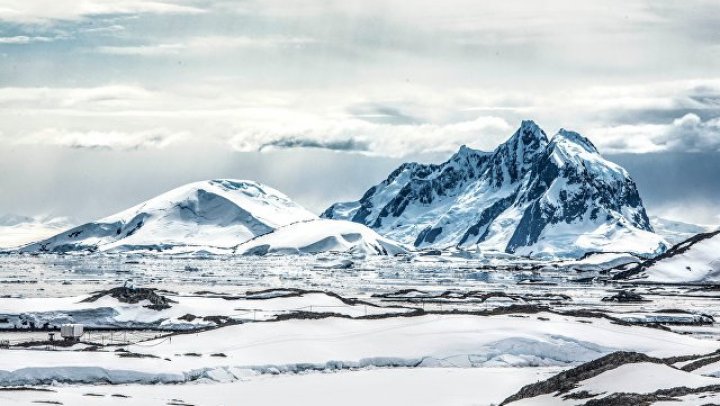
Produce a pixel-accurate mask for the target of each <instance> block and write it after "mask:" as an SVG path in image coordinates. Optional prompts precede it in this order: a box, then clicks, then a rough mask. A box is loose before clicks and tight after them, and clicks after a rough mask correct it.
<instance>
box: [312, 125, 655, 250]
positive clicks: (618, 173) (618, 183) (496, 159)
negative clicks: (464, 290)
mask: <svg viewBox="0 0 720 406" xmlns="http://www.w3.org/2000/svg"><path fill="white" fill-rule="evenodd" d="M323 217H326V218H333V219H347V220H352V221H354V222H357V223H362V224H365V225H368V226H369V227H371V228H373V229H375V230H376V231H378V232H379V233H380V234H382V235H384V236H386V237H389V238H392V239H395V240H397V241H400V242H402V243H408V244H413V245H414V246H416V247H419V248H424V247H450V246H460V247H463V248H472V247H477V248H479V249H482V250H488V251H504V252H508V253H515V254H521V255H530V256H536V257H542V256H576V257H578V256H581V255H583V254H585V253H588V252H611V251H623V252H632V253H635V254H639V255H643V256H651V255H655V254H658V253H661V252H663V251H664V250H665V249H666V247H667V243H666V242H665V241H664V240H663V239H662V238H661V237H660V236H658V235H656V234H654V233H653V229H652V226H651V225H650V221H649V219H648V216H647V214H646V212H645V209H644V207H643V204H642V201H641V199H640V195H639V193H638V190H637V187H636V185H635V183H634V182H633V180H632V179H631V178H630V176H629V175H628V173H627V171H625V170H624V169H623V168H621V167H620V166H618V165H616V164H613V163H611V162H609V161H607V160H605V159H603V157H602V156H600V154H599V153H598V151H597V149H596V148H595V146H594V145H593V144H592V143H591V142H590V141H589V140H588V139H587V138H585V137H583V136H581V135H580V134H578V133H575V132H572V131H566V130H560V131H559V132H558V134H556V135H555V136H554V137H553V138H552V139H548V137H547V136H546V134H545V132H544V131H543V130H542V129H541V128H540V127H538V126H537V125H536V124H535V123H534V122H532V121H523V122H522V125H521V127H520V128H519V129H518V130H517V131H516V132H515V134H513V135H512V137H510V139H508V140H507V141H506V142H505V143H503V144H501V145H500V146H498V147H497V148H496V149H495V151H493V152H483V151H477V150H473V149H471V148H468V147H465V146H463V147H461V148H460V150H459V151H458V152H457V153H456V154H454V155H453V156H452V157H451V158H450V159H449V160H448V161H446V162H444V163H442V164H439V165H423V164H418V163H406V164H403V165H401V166H400V167H399V168H398V169H396V170H395V171H394V172H392V173H391V174H390V176H389V177H388V178H387V179H386V180H385V181H383V182H381V183H380V184H378V185H376V186H374V187H372V188H371V189H370V190H368V191H367V192H366V193H365V195H364V196H363V197H362V198H361V199H360V200H359V201H357V202H347V203H338V204H335V205H333V206H331V207H330V208H328V209H327V210H326V211H325V212H324V213H323Z"/></svg>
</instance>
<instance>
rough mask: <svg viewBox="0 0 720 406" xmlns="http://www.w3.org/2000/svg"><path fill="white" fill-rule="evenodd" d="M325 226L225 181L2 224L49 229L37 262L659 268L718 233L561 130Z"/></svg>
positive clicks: (406, 170)
mask: <svg viewBox="0 0 720 406" xmlns="http://www.w3.org/2000/svg"><path fill="white" fill-rule="evenodd" d="M321 217H322V219H321V218H319V217H318V216H316V215H315V214H313V213H311V212H309V211H308V210H306V209H305V208H303V207H301V206H300V205H298V204H297V203H295V202H293V201H292V200H291V199H290V198H289V197H287V196H286V195H284V194H282V193H281V192H279V191H277V190H275V189H273V188H270V187H268V186H265V185H262V184H259V183H256V182H253V181H248V180H232V179H217V180H209V181H202V182H195V183H190V184H187V185H185V186H181V187H179V188H176V189H174V190H171V191H169V192H167V193H164V194H161V195H159V196H157V197H155V198H152V199H150V200H148V201H146V202H143V203H141V204H139V205H137V206H135V207H132V208H130V209H127V210H125V211H122V212H120V213H117V214H114V215H112V216H109V217H106V218H103V219H100V220H97V221H94V222H90V223H87V224H83V225H81V226H78V227H75V228H72V229H69V230H67V231H62V230H63V229H64V228H66V227H68V226H69V225H68V223H67V222H63V221H56V220H52V221H50V220H48V221H47V222H44V221H40V220H38V219H33V218H25V217H22V216H4V217H0V231H4V230H11V229H15V230H24V229H27V230H32V228H33V227H36V228H43V230H42V231H43V233H40V234H37V235H35V238H33V240H35V241H36V240H38V239H40V241H37V242H32V243H29V244H27V245H25V246H23V247H21V248H20V251H22V252H31V253H42V252H49V253H68V252H134V251H157V252H166V253H168V252H169V253H178V252H179V253H182V252H197V251H203V250H205V251H209V252H215V253H236V254H244V255H265V254H272V253H276V254H284V253H285V254H287V253H319V252H328V251H342V252H357V253H370V254H388V255H393V254H397V253H401V252H405V251H406V249H407V248H406V247H408V246H414V247H415V248H418V249H425V248H433V249H438V248H439V249H445V248H454V249H469V250H479V251H481V252H503V253H511V254H517V255H525V256H530V257H535V258H562V257H574V258H577V257H581V256H583V255H585V254H587V253H593V252H629V253H632V254H635V255H638V256H641V257H646V258H652V257H655V256H656V255H658V254H661V253H663V252H664V251H665V250H666V249H667V248H668V247H670V246H671V243H673V244H674V243H677V242H679V241H682V240H684V239H686V238H689V237H692V236H693V235H695V234H697V233H701V232H707V231H709V230H710V228H708V227H704V226H695V225H692V224H686V223H681V222H676V221H670V220H666V219H662V218H653V219H652V221H651V220H650V219H649V218H648V215H647V213H646V211H645V208H644V207H643V203H642V200H641V198H640V195H639V193H638V189H637V187H636V185H635V182H633V180H632V179H631V178H630V175H629V174H628V173H627V171H625V170H624V169H623V168H622V167H620V166H618V165H616V164H614V163H612V162H609V161H607V160H605V159H604V158H603V157H602V156H601V155H600V154H599V152H598V151H597V149H596V148H595V146H594V145H593V144H592V143H591V142H590V141H589V140H588V139H587V138H585V137H583V136H581V135H580V134H578V133H575V132H572V131H567V130H560V131H559V132H558V133H557V134H556V135H554V136H553V137H552V138H548V137H547V135H546V133H545V131H543V130H542V129H541V128H540V127H539V126H538V125H537V124H535V123H534V122H532V121H523V122H522V124H521V126H520V128H519V129H518V130H517V131H516V132H515V133H514V134H513V135H512V136H511V137H510V138H509V139H508V140H507V141H506V142H504V143H503V144H501V145H499V146H498V147H497V148H496V149H495V150H494V151H492V152H483V151H478V150H474V149H471V148H468V147H466V146H463V147H461V148H460V150H459V151H458V152H457V153H455V154H454V155H452V156H451V157H450V159H448V160H447V161H446V162H444V163H441V164H419V163H415V162H412V163H405V164H403V165H401V166H400V167H399V168H397V169H396V170H395V171H393V172H392V173H391V174H390V175H389V176H388V178H387V179H386V180H384V181H383V182H381V183H379V184H378V185H376V186H374V187H372V188H370V189H369V190H368V191H367V192H366V193H365V194H364V195H363V196H362V197H361V198H360V199H359V200H357V201H352V202H345V203H336V204H334V205H332V206H331V207H330V208H328V209H327V210H326V211H325V212H324V213H323V214H322V216H321ZM46 223H47V224H46ZM653 225H654V226H655V227H656V229H654V228H653ZM656 231H657V233H656ZM52 234H55V235H53V236H50V235H52ZM6 235H12V234H6ZM48 237H49V238H48ZM664 237H667V239H666V238H664ZM15 241H18V240H17V239H15ZM396 241H397V242H396ZM667 241H670V242H667ZM0 242H2V240H0ZM23 242H25V243H27V242H30V239H26V240H24V241H23ZM13 245H17V244H13ZM0 246H2V245H0ZM5 247H10V245H8V244H5Z"/></svg>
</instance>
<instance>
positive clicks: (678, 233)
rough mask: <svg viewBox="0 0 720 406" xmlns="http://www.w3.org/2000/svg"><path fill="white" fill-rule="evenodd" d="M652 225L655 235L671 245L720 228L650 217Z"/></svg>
mask: <svg viewBox="0 0 720 406" xmlns="http://www.w3.org/2000/svg"><path fill="white" fill-rule="evenodd" d="M650 223H651V224H652V226H653V229H654V230H655V233H657V234H659V235H661V236H663V237H664V238H665V239H666V240H667V241H668V242H669V243H670V244H679V243H681V242H683V241H685V240H687V239H688V238H690V237H692V236H694V235H697V234H701V233H709V232H711V231H715V230H717V229H718V228H720V226H717V225H715V226H709V225H701V224H690V223H685V222H682V221H677V220H670V219H666V218H663V217H657V216H650Z"/></svg>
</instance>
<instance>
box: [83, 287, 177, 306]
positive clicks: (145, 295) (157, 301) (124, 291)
mask: <svg viewBox="0 0 720 406" xmlns="http://www.w3.org/2000/svg"><path fill="white" fill-rule="evenodd" d="M103 296H110V297H114V298H115V299H117V300H118V301H120V302H122V303H130V304H136V303H139V302H141V301H143V300H147V301H149V302H150V303H151V304H150V305H148V306H147V307H148V308H150V309H153V310H163V309H168V308H170V307H171V306H170V304H171V303H173V301H172V300H170V299H168V298H167V297H165V296H162V295H159V294H158V293H157V292H156V291H155V289H150V288H129V287H125V286H122V287H117V288H112V289H108V290H104V291H101V292H98V293H96V294H94V295H93V296H90V297H89V298H87V299H85V300H83V302H94V301H96V300H98V299H100V298H101V297H103Z"/></svg>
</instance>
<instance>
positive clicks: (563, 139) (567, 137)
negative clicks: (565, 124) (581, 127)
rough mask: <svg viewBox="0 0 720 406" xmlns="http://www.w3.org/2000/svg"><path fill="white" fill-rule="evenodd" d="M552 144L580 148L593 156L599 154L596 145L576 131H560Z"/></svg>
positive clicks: (562, 129)
mask: <svg viewBox="0 0 720 406" xmlns="http://www.w3.org/2000/svg"><path fill="white" fill-rule="evenodd" d="M551 142H553V143H555V144H558V145H563V146H569V145H572V146H579V147H581V148H582V149H584V150H585V151H586V152H588V153H591V154H598V153H599V152H598V150H597V148H596V147H595V145H594V144H593V143H592V142H591V141H590V140H589V139H587V138H586V137H584V136H582V135H580V134H579V133H577V132H575V131H570V130H566V129H564V128H561V129H560V131H558V133H557V134H556V135H555V136H554V137H553V139H552V140H551Z"/></svg>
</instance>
